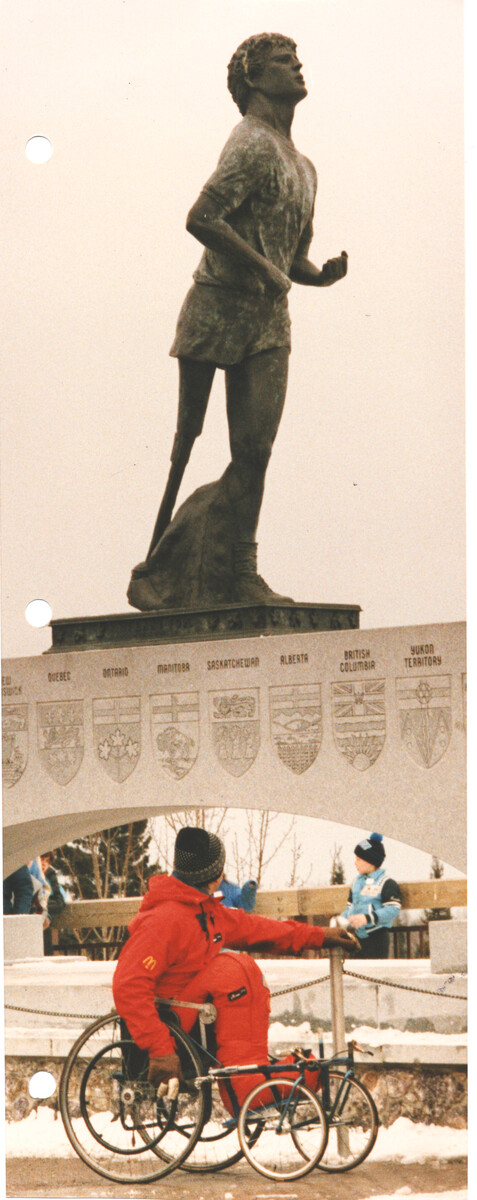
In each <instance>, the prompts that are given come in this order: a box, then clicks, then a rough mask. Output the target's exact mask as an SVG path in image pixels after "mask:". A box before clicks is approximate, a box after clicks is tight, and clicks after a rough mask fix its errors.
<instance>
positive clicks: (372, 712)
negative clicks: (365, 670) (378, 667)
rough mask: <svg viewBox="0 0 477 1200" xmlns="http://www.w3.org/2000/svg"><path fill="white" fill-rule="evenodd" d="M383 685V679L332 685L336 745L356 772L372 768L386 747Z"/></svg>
mask: <svg viewBox="0 0 477 1200" xmlns="http://www.w3.org/2000/svg"><path fill="white" fill-rule="evenodd" d="M384 685H385V680H384V679H363V680H359V681H356V682H354V681H353V683H332V685H331V700H332V714H333V736H334V739H335V743H336V746H337V748H338V750H339V751H340V753H341V754H343V755H344V757H345V758H346V759H347V760H348V762H349V763H350V765H351V766H352V767H355V769H356V770H357V771H366V770H367V769H368V767H372V766H373V763H375V762H376V759H377V758H378V757H379V755H380V753H381V750H382V748H383V746H384V742H385V738H386V708H385V694H384Z"/></svg>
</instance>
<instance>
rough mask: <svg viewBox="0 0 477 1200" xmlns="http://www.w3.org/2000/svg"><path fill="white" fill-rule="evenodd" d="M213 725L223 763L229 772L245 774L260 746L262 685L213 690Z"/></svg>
mask: <svg viewBox="0 0 477 1200" xmlns="http://www.w3.org/2000/svg"><path fill="white" fill-rule="evenodd" d="M210 725H211V734H212V743H213V746H214V750H215V753H216V755H217V758H218V760H219V763H220V765H221V766H222V767H224V769H225V770H226V771H228V772H229V775H244V774H245V772H246V771H248V769H249V767H251V766H252V763H253V762H254V761H255V759H256V757H257V754H258V748H259V746H260V715H259V698H258V688H241V689H240V690H237V691H227V692H212V693H211V695H210Z"/></svg>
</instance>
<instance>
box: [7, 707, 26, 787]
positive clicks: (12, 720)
mask: <svg viewBox="0 0 477 1200" xmlns="http://www.w3.org/2000/svg"><path fill="white" fill-rule="evenodd" d="M27 759H28V704H3V705H2V781H3V786H4V787H6V788H11V787H15V784H16V783H18V780H19V779H20V778H21V776H22V775H23V772H24V770H25V767H26V765H27Z"/></svg>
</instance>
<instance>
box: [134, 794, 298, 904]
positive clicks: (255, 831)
mask: <svg viewBox="0 0 477 1200" xmlns="http://www.w3.org/2000/svg"><path fill="white" fill-rule="evenodd" d="M283 817H284V814H283V813H276V812H269V811H259V810H257V809H244V810H243V812H241V814H240V828H239V829H237V828H233V821H232V819H231V815H230V814H229V813H228V810H227V809H220V808H207V809H203V808H193V809H186V810H183V811H181V812H176V813H165V814H164V815H163V816H161V817H158V818H156V819H155V820H154V822H153V832H152V837H153V841H154V845H155V848H156V852H157V857H158V861H159V864H160V866H161V867H162V868H163V869H165V870H167V871H169V870H171V869H172V864H173V857H174V840H175V837H176V834H177V832H178V830H179V829H181V828H182V827H183V826H184V825H200V826H202V827H203V828H204V827H205V828H206V829H208V830H211V831H212V832H213V833H217V834H219V836H220V837H221V838H222V839H223V841H224V842H225V844H226V848H227V861H226V874H227V876H228V878H229V879H232V880H233V881H234V882H237V883H245V881H246V880H247V879H255V880H256V882H257V884H258V885H259V887H260V886H262V887H264V886H267V883H268V880H269V879H270V874H271V871H270V868H271V865H272V864H273V862H274V861H276V858H277V856H278V854H279V853H280V851H281V850H282V848H283V847H284V846H285V845H287V844H289V845H290V865H289V869H288V873H287V876H286V884H285V886H286V887H303V886H304V884H305V883H306V882H307V880H308V879H309V876H310V874H311V866H310V868H309V871H308V873H307V875H306V876H304V875H303V874H302V872H301V871H300V863H301V860H302V858H303V847H302V845H301V843H300V842H299V840H298V837H297V834H296V829H295V824H296V818H295V817H293V816H292V817H290V818H289V819H288V821H287V824H286V826H285V827H283ZM268 886H271V885H270V884H268Z"/></svg>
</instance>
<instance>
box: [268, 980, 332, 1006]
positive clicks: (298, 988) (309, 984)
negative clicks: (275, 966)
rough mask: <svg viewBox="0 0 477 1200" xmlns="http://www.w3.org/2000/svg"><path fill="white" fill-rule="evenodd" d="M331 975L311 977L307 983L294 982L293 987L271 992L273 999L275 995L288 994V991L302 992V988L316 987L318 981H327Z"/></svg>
mask: <svg viewBox="0 0 477 1200" xmlns="http://www.w3.org/2000/svg"><path fill="white" fill-rule="evenodd" d="M329 978H330V977H329V975H322V976H320V978H319V979H309V980H308V981H307V982H306V983H292V985H291V987H286V988H280V990H279V991H278V992H270V996H271V998H272V1000H274V999H275V996H286V995H287V993H288V992H300V991H301V989H302V988H307V987H315V985H316V984H317V983H326V981H327V979H329Z"/></svg>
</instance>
